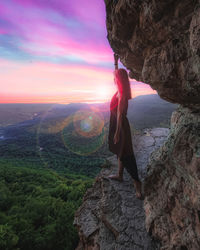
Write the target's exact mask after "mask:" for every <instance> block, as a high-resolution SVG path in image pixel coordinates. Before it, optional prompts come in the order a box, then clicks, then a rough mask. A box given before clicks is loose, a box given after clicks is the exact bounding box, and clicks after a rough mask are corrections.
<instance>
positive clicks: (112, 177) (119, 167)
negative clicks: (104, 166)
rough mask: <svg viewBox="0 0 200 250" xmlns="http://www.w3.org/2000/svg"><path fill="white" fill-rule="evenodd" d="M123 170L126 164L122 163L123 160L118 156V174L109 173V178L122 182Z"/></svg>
mask: <svg viewBox="0 0 200 250" xmlns="http://www.w3.org/2000/svg"><path fill="white" fill-rule="evenodd" d="M123 172H124V166H123V165H122V162H121V161H120V159H119V157H118V174H117V175H109V176H108V178H110V179H114V180H117V181H121V182H122V181H123Z"/></svg>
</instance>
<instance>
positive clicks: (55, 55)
mask: <svg viewBox="0 0 200 250" xmlns="http://www.w3.org/2000/svg"><path fill="white" fill-rule="evenodd" d="M105 20H106V18H105V6H104V1H103V0H84V1H83V0H48V1H47V0H1V1H0V102H1V103H11V102H12V103H32V102H33V103H34V102H35V103H37V102H39V103H45V102H47V103H71V102H89V103H93V102H104V101H108V100H109V99H110V98H111V97H112V95H113V94H114V93H115V91H116V87H115V85H114V82H113V70H114V67H113V52H112V49H111V48H110V46H109V43H108V41H107V38H106V35H107V31H106V25H105ZM119 66H121V67H122V65H121V64H119ZM131 88H132V96H133V97H135V96H137V95H145V94H153V93H154V94H157V92H156V91H155V90H153V89H152V88H151V87H150V86H149V85H148V84H144V83H139V82H136V81H133V80H131Z"/></svg>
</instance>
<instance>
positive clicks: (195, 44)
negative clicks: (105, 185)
mask: <svg viewBox="0 0 200 250" xmlns="http://www.w3.org/2000/svg"><path fill="white" fill-rule="evenodd" d="M104 2H105V6H106V26H107V31H108V35H107V38H108V40H109V43H110V46H111V47H112V49H113V51H114V52H115V53H117V54H119V56H120V60H121V62H122V63H123V64H124V66H125V67H126V68H127V69H128V70H129V71H130V72H129V76H130V78H134V79H136V80H139V81H142V82H145V83H148V84H150V85H151V87H152V88H153V89H155V90H157V92H158V94H159V95H160V97H161V98H163V99H165V100H167V101H170V102H173V103H178V104H180V105H179V107H178V109H177V110H176V111H175V112H173V114H172V117H171V128H170V133H169V136H168V138H167V141H166V142H165V143H164V145H163V146H162V147H160V148H159V150H158V151H156V152H154V153H153V154H152V155H151V157H150V162H149V164H148V166H147V175H146V177H145V180H144V191H145V194H146V197H145V200H144V209H145V214H146V219H145V223H146V229H147V231H148V232H149V233H150V234H151V235H152V236H153V237H154V238H155V239H157V240H159V241H160V243H161V246H160V249H162V250H170V249H184V250H187V249H188V250H197V249H200V2H199V1H198V0H192V1H191V0H166V1H159V0H143V1H141V0H104Z"/></svg>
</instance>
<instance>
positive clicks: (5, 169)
mask: <svg viewBox="0 0 200 250" xmlns="http://www.w3.org/2000/svg"><path fill="white" fill-rule="evenodd" d="M93 181H94V179H93V178H88V177H86V176H81V175H75V174H68V175H67V176H62V177H61V176H59V175H57V174H56V173H55V172H54V171H48V170H47V169H41V168H37V169H36V168H35V169H34V168H30V167H25V166H22V167H20V168H19V167H16V166H15V163H14V162H12V163H11V162H10V163H9V162H7V161H0V249H2V250H11V249H12V250H36V249H37V250H42V249H44V250H51V249H59V250H62V249H65V250H71V249H75V247H76V246H77V243H78V234H77V231H76V229H75V228H74V226H73V219H74V213H75V211H76V210H77V209H78V207H79V206H80V205H81V203H82V198H83V195H84V193H85V192H86V190H87V189H88V188H89V187H91V186H92V184H93Z"/></svg>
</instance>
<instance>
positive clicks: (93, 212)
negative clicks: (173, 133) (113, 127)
mask: <svg viewBox="0 0 200 250" xmlns="http://www.w3.org/2000/svg"><path fill="white" fill-rule="evenodd" d="M168 134H169V129H168V128H153V129H144V130H143V131H142V133H141V134H135V135H134V137H133V148H134V152H135V157H136V161H137V164H138V172H139V176H140V178H141V180H144V178H145V176H146V174H147V172H146V166H147V164H148V159H149V158H150V155H151V153H152V152H153V151H155V152H156V151H157V150H158V149H159V147H160V146H162V145H163V143H164V142H165V141H166V139H167V136H168ZM108 160H109V162H110V164H109V165H108V166H105V168H103V169H102V170H101V172H100V173H99V174H98V176H97V177H96V180H95V182H94V184H93V186H92V187H91V188H90V189H88V190H87V192H86V193H85V195H84V198H83V203H82V205H81V207H80V208H79V209H78V210H77V211H76V213H75V219H74V226H76V228H77V230H78V233H79V237H80V241H79V245H78V247H77V248H76V250H86V249H87V250H112V249H113V250H134V249H135V250H139V249H148V250H151V249H152V250H153V249H160V243H159V242H158V241H156V240H155V239H153V238H152V237H151V235H150V234H149V233H148V232H147V230H146V227H145V211H144V208H143V203H144V202H143V201H142V200H138V199H137V198H136V196H135V189H134V186H133V182H132V178H131V177H130V175H129V174H128V173H127V171H126V169H125V170H124V181H123V182H121V183H120V182H118V181H115V180H110V179H109V178H108V175H110V174H115V173H117V159H116V156H115V155H114V156H112V157H110V158H108ZM146 188H147V187H146ZM150 191H151V190H150V187H149V192H150Z"/></svg>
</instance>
